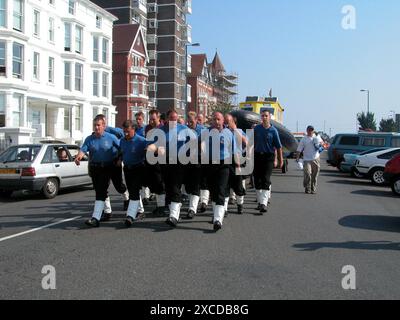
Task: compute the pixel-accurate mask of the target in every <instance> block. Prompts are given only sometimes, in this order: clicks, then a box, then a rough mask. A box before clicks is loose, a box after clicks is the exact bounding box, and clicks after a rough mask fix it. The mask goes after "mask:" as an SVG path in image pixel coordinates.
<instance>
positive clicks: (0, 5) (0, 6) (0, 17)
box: [0, 0, 7, 27]
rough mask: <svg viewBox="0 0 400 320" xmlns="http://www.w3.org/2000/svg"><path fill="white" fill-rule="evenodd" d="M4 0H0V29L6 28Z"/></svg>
mask: <svg viewBox="0 0 400 320" xmlns="http://www.w3.org/2000/svg"><path fill="white" fill-rule="evenodd" d="M6 12H7V11H6V0H0V27H6V16H7V13H6Z"/></svg>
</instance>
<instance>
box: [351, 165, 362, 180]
mask: <svg viewBox="0 0 400 320" xmlns="http://www.w3.org/2000/svg"><path fill="white" fill-rule="evenodd" d="M351 176H352V177H353V178H357V179H361V178H363V177H364V175H363V174H362V173H360V172H358V170H357V169H356V168H352V169H351Z"/></svg>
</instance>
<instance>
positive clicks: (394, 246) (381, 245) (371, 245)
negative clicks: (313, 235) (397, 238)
mask: <svg viewBox="0 0 400 320" xmlns="http://www.w3.org/2000/svg"><path fill="white" fill-rule="evenodd" d="M293 247H294V248H296V249H302V250H300V251H317V250H321V249H349V250H372V251H378V250H390V251H399V250H400V243H399V242H391V241H347V242H315V243H299V244H295V245H293Z"/></svg>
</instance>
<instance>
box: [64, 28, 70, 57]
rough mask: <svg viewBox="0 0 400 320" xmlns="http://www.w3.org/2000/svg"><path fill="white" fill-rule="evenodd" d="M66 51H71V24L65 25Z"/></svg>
mask: <svg viewBox="0 0 400 320" xmlns="http://www.w3.org/2000/svg"><path fill="white" fill-rule="evenodd" d="M64 51H71V24H70V23H68V22H65V23H64Z"/></svg>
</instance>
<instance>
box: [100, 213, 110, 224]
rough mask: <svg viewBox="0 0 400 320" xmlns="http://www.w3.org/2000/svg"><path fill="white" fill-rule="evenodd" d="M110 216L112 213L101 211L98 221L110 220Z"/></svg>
mask: <svg viewBox="0 0 400 320" xmlns="http://www.w3.org/2000/svg"><path fill="white" fill-rule="evenodd" d="M112 216H113V215H112V213H105V212H103V214H102V215H101V219H100V221H101V222H107V221H110V220H111V218H112Z"/></svg>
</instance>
